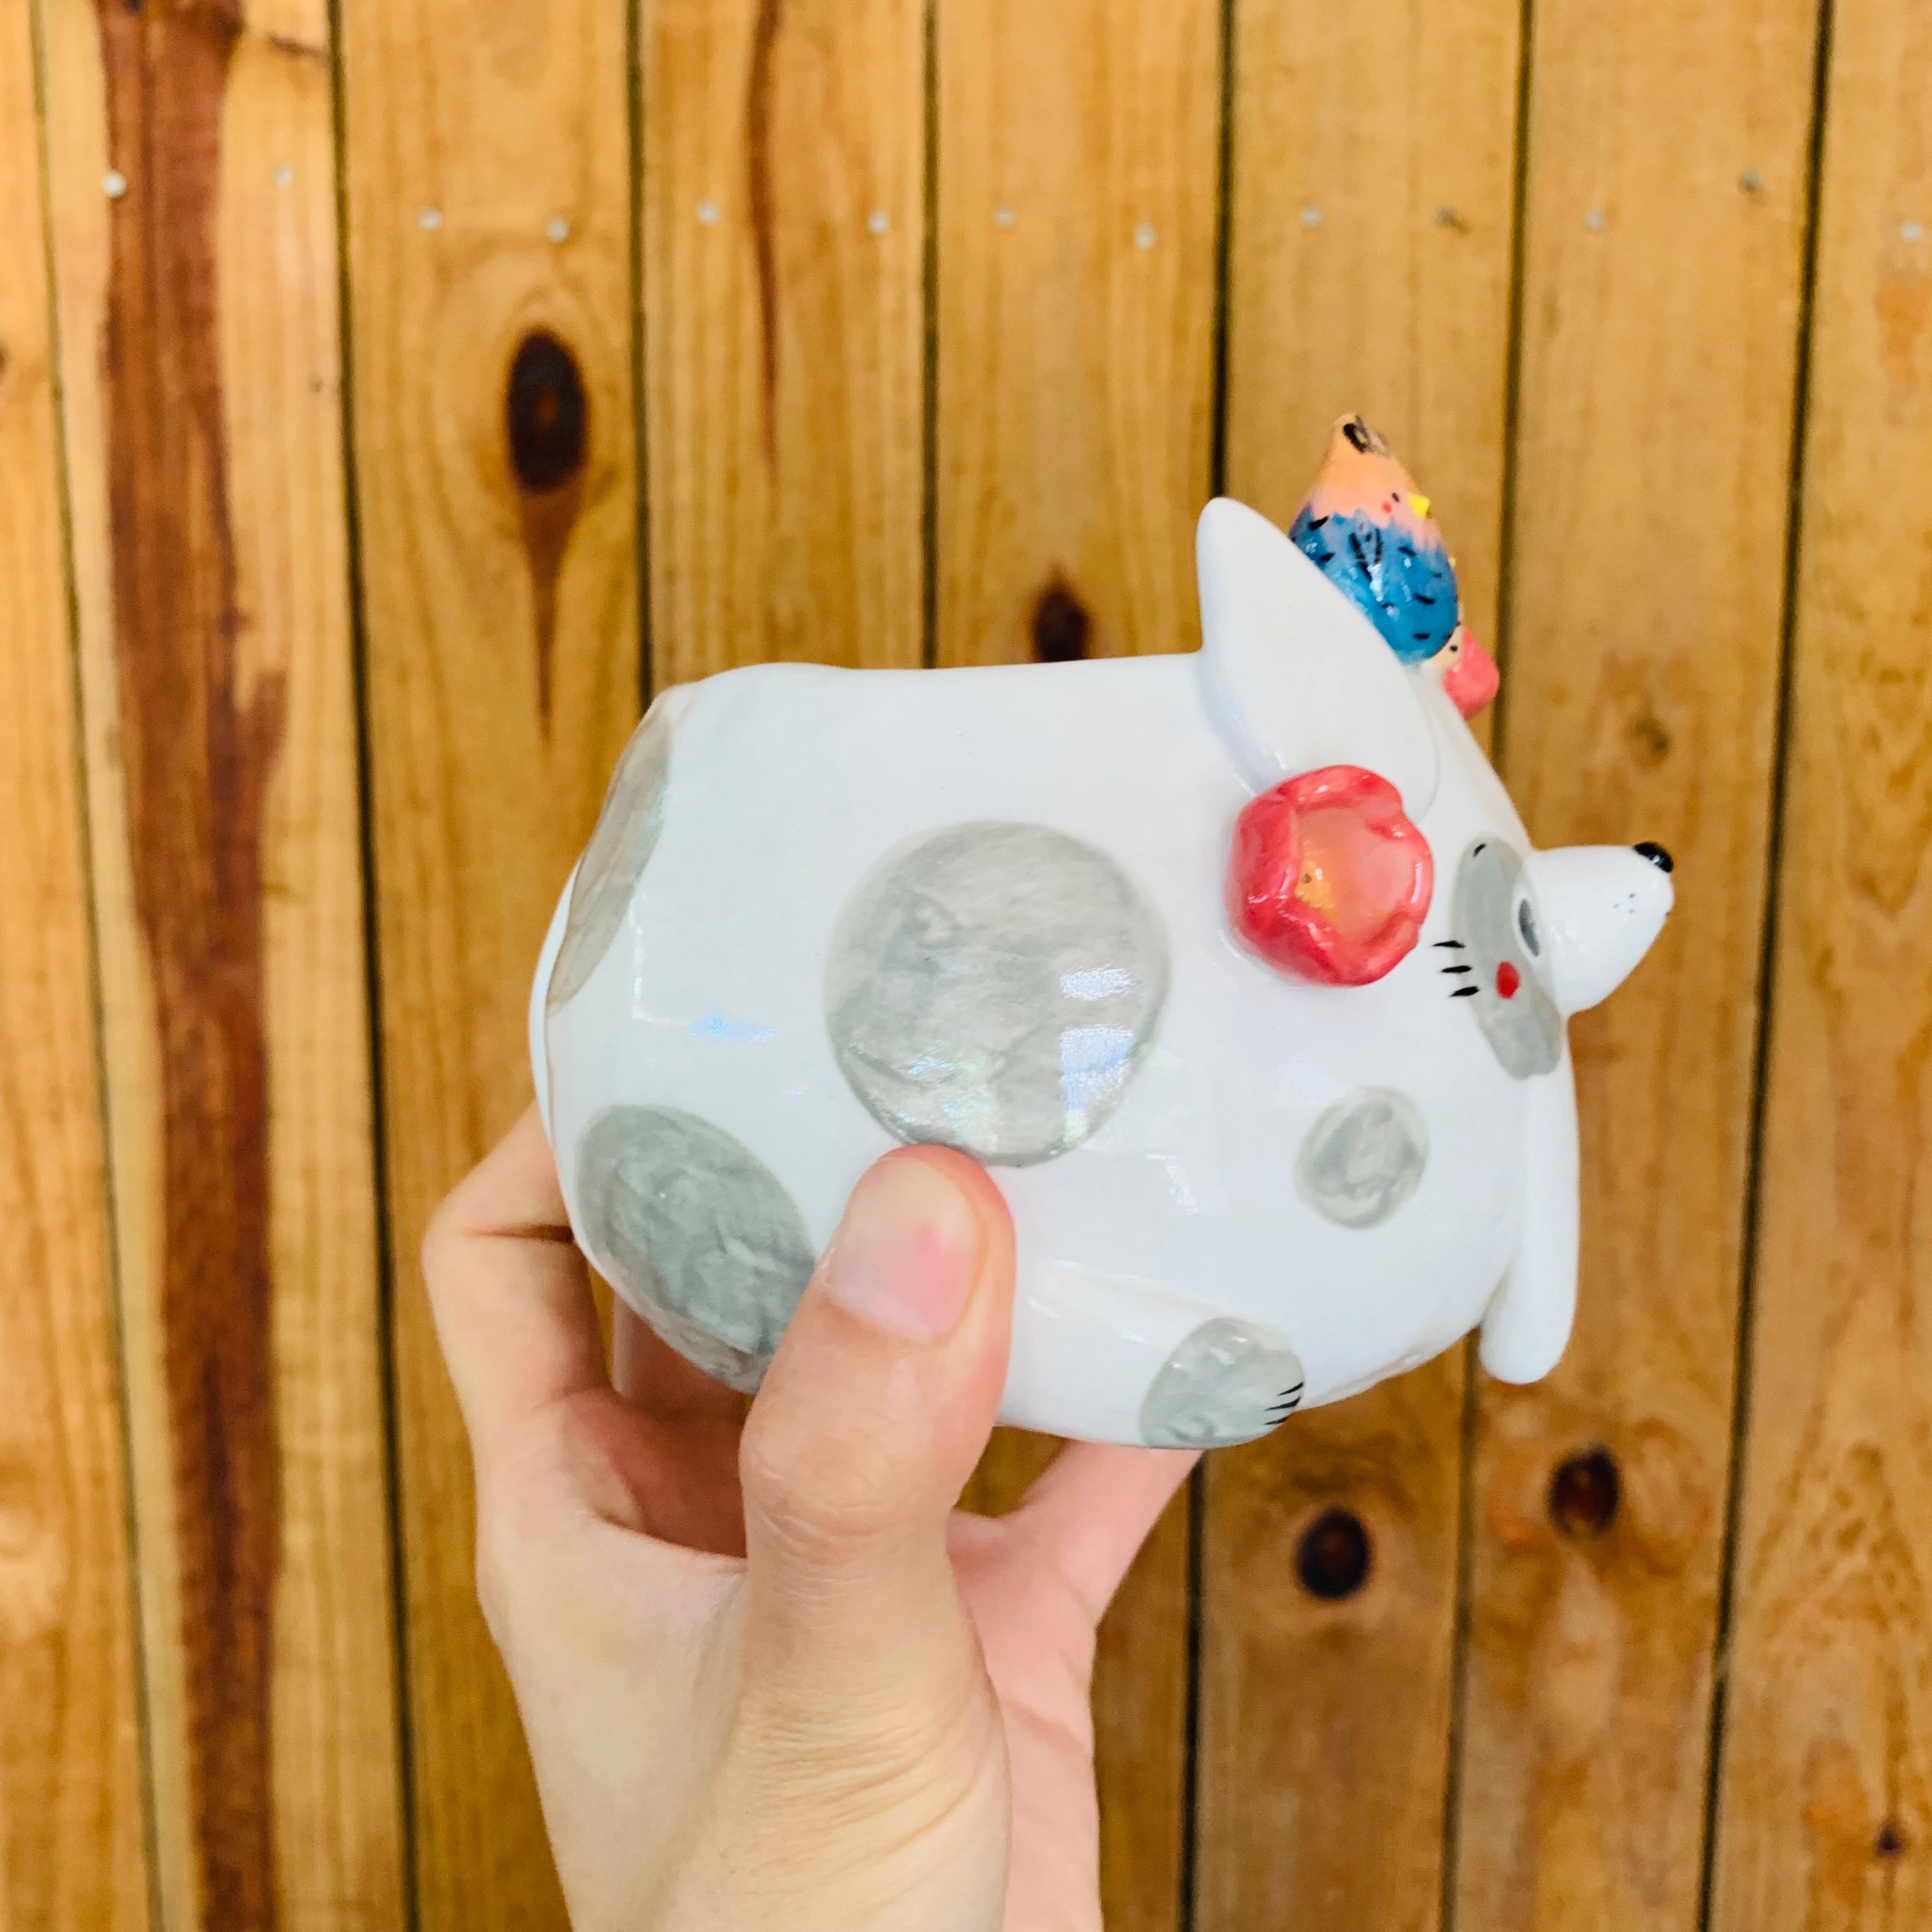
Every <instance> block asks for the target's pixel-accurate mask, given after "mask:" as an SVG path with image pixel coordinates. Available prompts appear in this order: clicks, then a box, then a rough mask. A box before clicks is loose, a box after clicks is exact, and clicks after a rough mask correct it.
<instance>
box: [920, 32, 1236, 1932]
mask: <svg viewBox="0 0 1932 1932" xmlns="http://www.w3.org/2000/svg"><path fill="white" fill-rule="evenodd" d="M938 25H939V35H938V49H937V52H938V83H939V86H938V102H939V127H938V182H937V185H938V211H937V216H936V221H937V231H936V237H937V250H938V261H937V266H938V338H937V343H936V349H937V356H938V365H937V367H938V393H937V397H936V400H935V407H936V410H937V417H936V423H935V430H936V436H937V448H936V453H935V463H936V472H937V490H936V501H935V544H936V549H937V553H936V556H935V561H934V568H935V573H936V581H937V637H936V652H937V656H938V661H939V662H941V664H970V663H998V662H1002V661H1007V662H1010V661H1024V660H1025V659H1026V658H1029V657H1031V658H1037V659H1041V660H1044V661H1064V660H1065V659H1067V658H1074V657H1085V656H1088V655H1094V656H1100V655H1112V654H1115V653H1119V652H1129V651H1175V650H1186V649H1192V648H1193V646H1194V644H1195V643H1196V642H1197V641H1198V640H1199V620H1198V618H1197V616H1196V605H1195V595H1194V571H1193V529H1194V520H1195V518H1196V516H1197V515H1198V514H1199V511H1200V508H1201V505H1202V503H1203V502H1205V501H1206V499H1207V498H1208V494H1209V482H1210V478H1209V457H1210V448H1209V446H1210V438H1211V428H1212V414H1213V404H1214V394H1213V390H1214V339H1213V330H1214V240H1215V223H1216V217H1217V208H1216V202H1217V167H1218V144H1219V137H1220V60H1219V49H1220V16H1219V10H1218V8H1217V7H1215V6H1214V5H1212V4H1210V0H1187V4H1185V5H1164V4H1158V0H1156V4H1136V5H1128V6H1103V5H1098V4H1097V0H1049V4H1048V5H1044V6H1034V7H1027V6H1023V5H1017V4H1013V0H998V4H995V5H986V6H971V7H943V8H941V10H940V13H939V21H938ZM1055 1446H1057V1445H1053V1444H1052V1442H1049V1441H1048V1440H1047V1439H1043V1438H1037V1437H1031V1438H1030V1437H1027V1436H1022V1435H1021V1434H1019V1433H1018V1432H1008V1431H1002V1432H1001V1434H1000V1436H998V1437H997V1438H996V1439H995V1443H994V1445H993V1447H992V1449H991V1450H990V1451H989V1453H988V1455H987V1457H986V1459H985V1460H984V1461H983V1463H982V1465H981V1468H980V1474H979V1476H978V1478H977V1481H976V1484H975V1487H974V1492H973V1493H972V1496H971V1501H972V1502H973V1504H974V1506H975V1507H977V1508H986V1509H989V1510H993V1511H998V1510H1000V1509H1003V1508H1007V1507H1010V1505H1012V1503H1013V1502H1015V1501H1016V1500H1017V1499H1018V1498H1019V1495H1020V1493H1021V1492H1022V1490H1024V1488H1025V1486H1026V1484H1027V1482H1028V1481H1030V1480H1031V1478H1032V1477H1033V1475H1035V1474H1037V1472H1038V1471H1039V1469H1040V1468H1042V1467H1043V1466H1044V1465H1045V1463H1046V1461H1047V1460H1049V1457H1050V1456H1051V1454H1052V1451H1053V1449H1054V1448H1055ZM1189 1511H1190V1500H1189V1497H1188V1496H1187V1493H1183V1494H1182V1495H1181V1496H1178V1497H1177V1498H1176V1499H1175V1502H1174V1504H1173V1505H1172V1506H1171V1507H1170V1508H1169V1510H1168V1511H1167V1513H1166V1515H1165V1516H1164V1517H1163V1519H1162V1520H1161V1523H1160V1526H1159V1528H1158V1529H1157V1530H1156V1531H1155V1532H1154V1535H1153V1537H1152V1538H1151V1539H1150V1540H1149V1541H1148V1545H1147V1547H1145V1549H1144V1550H1142V1553H1141V1556H1140V1558H1139V1561H1138V1562H1136V1565H1135V1566H1134V1568H1133V1571H1131V1572H1130V1575H1129V1577H1128V1578H1127V1582H1126V1583H1124V1586H1122V1589H1121V1594H1120V1595H1119V1596H1118V1598H1116V1600H1115V1604H1114V1607H1113V1609H1112V1610H1111V1612H1110V1613H1109V1616H1108V1617H1107V1619H1106V1622H1105V1623H1104V1624H1103V1626H1102V1629H1101V1634H1100V1649H1099V1652H1098V1653H1097V1658H1096V1663H1095V1671H1094V1719H1095V1741H1096V1748H1097V1756H1098V1760H1099V1769H1100V1790H1101V1867H1102V1891H1103V1904H1104V1907H1105V1911H1106V1920H1107V1923H1108V1924H1109V1925H1110V1926H1119V1927H1123V1928H1136V1932H1138V1929H1139V1928H1146V1932H1155V1928H1159V1927H1172V1926H1173V1925H1175V1924H1176V1922H1177V1914H1178V1912H1179V1911H1180V1909H1181V1863H1182V1858H1183V1841H1184V1835H1185V1831H1186V1825H1185V1820H1184V1817H1183V1815H1182V1814H1183V1807H1184V1781H1185V1776H1186V1757H1187V1676H1188V1669H1189V1661H1188V1656H1187V1633H1188V1616H1187V1592H1188V1555H1187V1543H1188V1520H1189Z"/></svg>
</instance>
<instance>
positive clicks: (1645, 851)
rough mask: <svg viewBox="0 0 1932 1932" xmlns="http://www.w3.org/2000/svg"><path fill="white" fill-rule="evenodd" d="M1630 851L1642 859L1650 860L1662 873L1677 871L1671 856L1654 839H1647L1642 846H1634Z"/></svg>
mask: <svg viewBox="0 0 1932 1932" xmlns="http://www.w3.org/2000/svg"><path fill="white" fill-rule="evenodd" d="M1631 850H1632V851H1633V852H1634V853H1636V854H1637V856H1638V857H1639V858H1640V859H1649V861H1650V862H1651V863H1652V865H1655V867H1656V868H1657V869H1658V871H1660V872H1674V871H1676V869H1677V868H1676V866H1675V865H1673V864H1672V863H1671V859H1670V853H1668V852H1667V851H1666V850H1664V847H1662V846H1661V845H1660V844H1658V842H1657V841H1656V840H1655V838H1646V840H1645V841H1643V844H1641V845H1633V846H1632V847H1631Z"/></svg>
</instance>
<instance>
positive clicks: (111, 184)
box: [101, 168, 127, 201]
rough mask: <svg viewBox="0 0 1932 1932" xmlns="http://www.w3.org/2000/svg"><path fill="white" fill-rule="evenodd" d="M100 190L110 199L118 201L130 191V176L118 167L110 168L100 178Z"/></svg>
mask: <svg viewBox="0 0 1932 1932" xmlns="http://www.w3.org/2000/svg"><path fill="white" fill-rule="evenodd" d="M101 193H103V194H104V195H105V196H107V199H109V200H110V201H118V200H119V199H121V196H123V195H124V194H125V193H127V176H126V175H124V174H123V173H122V172H121V170H120V169H118V168H110V169H108V170H107V172H106V173H105V174H104V175H102V176H101Z"/></svg>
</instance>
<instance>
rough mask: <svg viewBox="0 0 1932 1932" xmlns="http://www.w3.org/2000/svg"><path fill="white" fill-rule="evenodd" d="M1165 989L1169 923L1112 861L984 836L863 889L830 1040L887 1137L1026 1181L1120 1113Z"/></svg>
mask: <svg viewBox="0 0 1932 1932" xmlns="http://www.w3.org/2000/svg"><path fill="white" fill-rule="evenodd" d="M1167 984H1168V952H1167V935H1166V931H1165V930H1164V929H1163V926H1162V925H1161V922H1160V915H1159V914H1158V913H1157V912H1156V911H1155V910H1154V908H1153V907H1152V906H1151V905H1150V904H1148V901H1147V899H1146V898H1145V896H1144V895H1142V892H1141V890H1140V889H1139V886H1136V884H1135V883H1134V881H1133V879H1131V878H1130V877H1129V876H1128V875H1127V873H1126V872H1125V871H1124V870H1123V869H1122V868H1121V866H1120V865H1118V864H1117V863H1116V862H1115V861H1114V860H1113V859H1111V858H1109V856H1107V854H1106V853H1104V852H1103V851H1101V850H1099V849H1098V847H1095V846H1093V845H1090V844H1087V843H1086V842H1085V841H1084V840H1082V839H1079V838H1072V837H1070V836H1069V835H1067V833H1065V832H1055V831H1053V830H1052V829H1049V827H1047V826H1043V825H1025V824H1016V823H1007V822H1005V821H1004V820H984V821H977V822H974V823H968V824H962V825H954V826H948V827H947V829H945V830H944V831H941V832H932V833H929V834H927V835H924V836H922V837H921V838H918V839H916V840H915V841H913V842H912V843H910V844H907V845H906V846H904V847H901V848H900V849H898V850H895V851H893V852H890V853H887V854H886V856H885V858H883V859H881V860H880V862H879V863H878V864H877V865H876V866H874V868H873V869H872V871H871V872H870V873H868V874H867V875H866V877H865V878H864V879H862V880H861V881H860V882H859V884H858V885H857V886H855V887H854V888H853V891H852V892H851V895H850V897H848V898H847V900H846V901H845V904H844V906H843V907H841V909H840V911H839V914H838V923H837V925H836V926H835V929H834V930H833V932H832V944H831V948H830V953H829V959H828V962H827V964H826V975H825V1013H826V1029H827V1031H828V1032H829V1034H830V1037H831V1042H832V1051H833V1052H834V1053H835V1055H837V1057H838V1064H839V1067H840V1068H841V1070H842V1071H843V1073H844V1076H845V1078H846V1079H847V1080H848V1081H849V1082H850V1083H851V1086H852V1091H853V1092H854V1093H855V1094H856V1095H857V1096H858V1097H859V1100H861V1101H862V1102H863V1103H864V1104H865V1106H866V1107H867V1108H868V1109H869V1110H870V1111H871V1113H872V1115H874V1118H876V1119H877V1121H879V1122H880V1124H881V1125H882V1126H883V1127H885V1128H886V1130H887V1131H888V1132H889V1133H892V1134H895V1135H896V1136H898V1139H901V1140H902V1141H933V1142H941V1143H942V1144H944V1145H947V1146H949V1147H956V1148H963V1149H964V1150H965V1151H966V1152H967V1153H968V1154H971V1155H973V1156H974V1157H975V1158H976V1159H977V1160H982V1161H986V1162H990V1163H998V1164H1004V1165H1006V1166H1027V1165H1028V1164H1030V1163H1034V1162H1036V1161H1043V1160H1051V1159H1052V1157H1054V1156H1055V1154H1064V1153H1065V1152H1066V1151H1067V1150H1068V1149H1069V1148H1073V1147H1077V1146H1078V1145H1079V1144H1080V1143H1081V1142H1082V1141H1084V1140H1085V1139H1087V1138H1088V1136H1089V1135H1091V1134H1092V1133H1094V1132H1095V1131H1096V1130H1097V1129H1098V1128H1099V1127H1100V1125H1101V1124H1102V1123H1103V1121H1106V1118H1107V1117H1108V1116H1109V1115H1110V1114H1111V1113H1112V1112H1113V1110H1114V1109H1115V1107H1116V1106H1118V1105H1119V1103H1120V1100H1121V1096H1122V1094H1124V1093H1125V1092H1126V1091H1127V1085H1128V1082H1130V1080H1131V1079H1133V1075H1134V1073H1135V1071H1136V1069H1137V1068H1138V1067H1139V1065H1140V1063H1141V1061H1142V1059H1143V1058H1144V1057H1145V1055H1146V1053H1147V1051H1148V1047H1149V1046H1151V1044H1152V1043H1153V1040H1154V1028H1155V1026H1156V1024H1157V1022H1158V1021H1159V1019H1160V1010H1161V1004H1162V1002H1163V1001H1164V1000H1165V999H1166V997H1167Z"/></svg>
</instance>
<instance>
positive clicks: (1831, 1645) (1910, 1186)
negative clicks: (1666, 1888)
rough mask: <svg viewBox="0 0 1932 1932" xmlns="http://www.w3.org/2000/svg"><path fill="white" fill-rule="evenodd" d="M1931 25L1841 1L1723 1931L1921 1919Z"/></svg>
mask: <svg viewBox="0 0 1932 1932" xmlns="http://www.w3.org/2000/svg"><path fill="white" fill-rule="evenodd" d="M1928 87H1932V17H1927V13H1926V12H1925V10H1924V8H1923V7H1866V8H1857V7H1852V8H1846V7H1840V8H1838V10H1837V14H1836V25H1835V34H1834V40H1833V46H1832V62H1831V86H1830V113H1829V119H1828V121H1827V133H1826V143H1825V149H1824V169H1823V196H1822V201H1821V222H1820V235H1819V254H1818V276H1817V290H1818V293H1817V308H1816V332H1815V336H1814V351H1813V356H1812V362H1811V389H1810V408H1809V411H1808V422H1807V426H1806V440H1807V449H1808V454H1807V459H1806V464H1805V487H1804V496H1803V505H1802V538H1803V541H1802V568H1801V571H1800V576H1799V596H1798V601H1797V609H1796V641H1795V651H1796V665H1795V681H1794V685H1793V719H1792V739H1791V754H1790V768H1789V778H1788V780H1787V787H1786V794H1785V801H1784V814H1783V828H1784V838H1783V844H1782V850H1781V859H1780V865H1779V879H1780V885H1779V892H1778V932H1777V953H1776V959H1775V978H1774V986H1775V995H1774V1003H1773V1012H1772V1022H1771V1055H1770V1067H1769V1088H1768V1091H1767V1097H1766V1149H1765V1165H1764V1175H1763V1209H1762V1218H1761V1223H1760V1231H1759V1237H1758V1243H1757V1271H1756V1292H1755V1295H1754V1307H1753V1310H1752V1316H1751V1319H1752V1345H1751V1357H1750V1360H1751V1388H1750V1394H1749V1402H1748V1409H1747V1418H1748V1435H1747V1437H1746V1441H1745V1452H1744V1456H1743V1461H1742V1481H1743V1484H1744V1490H1743V1496H1742V1535H1741V1538H1740V1541H1739V1548H1738V1551H1737V1554H1736V1571H1735V1574H1736V1585H1735V1592H1736V1595H1735V1602H1736V1617H1735V1621H1734V1624H1733V1632H1732V1641H1731V1645H1730V1658H1729V1673H1728V1696H1727V1702H1726V1706H1725V1711H1724V1727H1723V1733H1722V1736H1721V1757H1720V1767H1721V1784H1720V1786H1719V1789H1718V1819H1719V1839H1718V1858H1717V1867H1716V1879H1717V1885H1716V1899H1715V1909H1714V1911H1713V1913H1712V1921H1711V1922H1712V1924H1713V1925H1714V1926H1715V1927H1718V1928H1720V1932H1744V1928H1746V1927H1759V1926H1785V1925H1790V1926H1800V1925H1802V1926H1805V1927H1817V1928H1820V1932H1823V1929H1824V1928H1828V1927H1829V1928H1831V1932H1881V1928H1885V1932H1891V1928H1894V1927H1896V1928H1903V1927H1906V1926H1916V1925H1923V1924H1927V1923H1932V1643H1928V1640H1927V1633H1928V1631H1932V1332H1928V1329H1927V1309H1928V1307H1932V1294H1928V1290H1932V1226H1928V1224H1927V1202H1928V1201H1932V1089H1928V1086H1927V1080H1926V1047H1927V1041H1928V1040H1932V867H1928V865H1927V859H1928V858H1932V337H1928V335H1927V322H1928V320H1932V242H1927V239H1925V237H1926V233H1927V224H1928V223H1932V148H1928V145H1927V124H1926V116H1925V101H1926V98H1927V89H1928Z"/></svg>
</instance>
